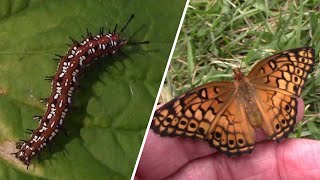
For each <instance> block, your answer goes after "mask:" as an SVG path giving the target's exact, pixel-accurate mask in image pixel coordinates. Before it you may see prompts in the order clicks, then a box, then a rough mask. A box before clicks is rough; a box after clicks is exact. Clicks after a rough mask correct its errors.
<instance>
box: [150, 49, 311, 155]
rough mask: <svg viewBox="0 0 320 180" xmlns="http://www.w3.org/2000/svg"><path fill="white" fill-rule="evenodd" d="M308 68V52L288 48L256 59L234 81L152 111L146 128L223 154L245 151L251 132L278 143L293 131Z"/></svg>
mask: <svg viewBox="0 0 320 180" xmlns="http://www.w3.org/2000/svg"><path fill="white" fill-rule="evenodd" d="M313 64H314V50H313V49H312V48H309V47H305V48H297V49H291V50H287V51H283V52H280V53H277V54H275V55H273V56H270V57H267V58H265V59H264V60H262V61H259V62H258V63H257V64H256V65H255V66H254V68H253V69H252V70H251V72H250V73H249V74H248V75H247V76H245V75H244V74H243V73H242V72H241V71H240V69H239V68H235V69H233V71H234V82H210V83H208V84H205V85H202V86H199V87H196V88H194V89H192V90H190V91H188V92H186V93H185V94H183V95H181V96H180V97H177V98H175V99H173V100H171V101H169V102H168V103H166V104H165V105H163V106H162V107H160V108H159V109H157V110H156V112H155V114H154V117H153V121H152V124H151V128H152V129H153V130H154V131H155V132H156V133H158V134H160V135H161V136H180V137H186V138H192V139H202V140H205V141H207V142H208V143H209V144H210V145H211V146H213V147H215V148H216V149H217V150H218V151H220V152H222V153H224V154H227V155H229V156H239V155H242V154H244V153H250V152H251V151H252V150H253V149H254V145H255V129H256V128H262V129H263V130H264V132H265V133H266V134H267V136H269V137H270V138H271V139H273V140H276V141H280V140H281V139H283V138H285V137H287V135H288V134H289V133H290V132H292V131H293V128H294V125H295V121H296V115H297V107H298V103H297V98H298V97H299V96H300V94H301V90H302V88H303V87H304V85H305V81H306V79H307V76H308V74H309V73H310V72H311V71H312V67H313Z"/></svg>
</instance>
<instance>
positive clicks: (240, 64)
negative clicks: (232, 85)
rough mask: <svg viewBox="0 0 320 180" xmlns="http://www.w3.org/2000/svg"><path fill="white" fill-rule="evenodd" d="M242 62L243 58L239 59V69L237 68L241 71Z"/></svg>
mask: <svg viewBox="0 0 320 180" xmlns="http://www.w3.org/2000/svg"><path fill="white" fill-rule="evenodd" d="M242 62H243V58H242V59H241V62H240V67H239V69H240V70H241V66H242Z"/></svg>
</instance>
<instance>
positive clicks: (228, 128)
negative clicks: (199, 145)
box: [206, 96, 255, 156]
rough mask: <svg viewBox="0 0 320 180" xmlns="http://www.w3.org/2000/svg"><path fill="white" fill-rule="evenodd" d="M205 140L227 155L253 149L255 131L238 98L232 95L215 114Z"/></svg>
mask: <svg viewBox="0 0 320 180" xmlns="http://www.w3.org/2000/svg"><path fill="white" fill-rule="evenodd" d="M206 140H207V141H208V142H209V144H210V145H211V146H213V147H215V148H216V149H217V150H219V151H220V152H222V153H224V154H226V155H228V156H239V155H241V154H244V153H250V152H251V151H252V150H253V149H254V144H255V131H254V128H253V126H252V125H251V124H250V122H249V120H248V116H247V114H246V112H245V108H244V106H242V104H241V103H240V102H239V98H237V97H236V96H234V98H232V99H231V102H230V103H229V104H227V105H226V106H225V109H224V110H222V111H221V113H220V114H218V115H217V117H216V119H215V121H214V123H212V125H211V128H210V130H209V133H208V136H207V139H206Z"/></svg>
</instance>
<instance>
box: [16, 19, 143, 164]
mask: <svg viewBox="0 0 320 180" xmlns="http://www.w3.org/2000/svg"><path fill="white" fill-rule="evenodd" d="M133 17H134V15H132V16H131V17H130V18H129V20H128V21H127V23H126V24H125V26H124V27H123V28H122V29H121V31H120V32H123V31H124V30H125V28H126V27H127V25H128V24H129V23H130V21H131V20H132V19H133ZM116 29H117V26H115V29H114V30H113V32H110V31H109V33H107V34H104V33H103V28H100V34H98V35H96V36H92V34H91V33H89V32H87V37H86V38H85V39H84V40H83V41H81V42H77V41H75V40H73V39H72V38H71V39H72V42H73V44H72V45H71V47H70V49H69V50H68V52H67V54H66V55H65V56H59V57H60V63H59V65H58V70H57V72H56V74H55V75H54V76H53V77H50V76H49V77H47V78H49V79H52V81H51V85H52V92H51V95H50V97H49V98H48V99H47V100H46V101H47V110H46V113H45V114H44V115H43V116H34V119H38V120H39V126H38V127H37V128H36V129H35V130H30V131H31V137H30V138H29V139H28V140H22V141H21V142H19V143H17V148H18V149H19V151H18V152H16V153H13V154H15V156H16V158H18V159H19V160H20V161H22V162H23V163H24V164H26V165H27V168H28V166H29V164H30V162H31V159H32V157H33V156H35V155H36V154H37V153H39V152H40V151H41V150H42V149H43V148H44V147H45V146H47V144H48V142H49V141H51V140H52V139H53V138H54V137H55V136H56V135H57V133H58V132H59V130H60V129H61V127H62V125H63V121H64V119H65V117H66V115H67V113H68V111H69V109H70V105H71V103H72V95H73V93H74V91H75V89H76V87H77V85H78V78H79V75H81V74H82V72H83V71H84V69H85V68H86V67H87V66H88V65H90V64H92V63H93V62H95V61H96V60H97V59H99V58H101V57H103V56H108V55H111V54H115V53H116V52H117V51H118V50H119V49H121V48H122V47H123V46H125V45H126V44H128V40H127V39H122V38H121V37H120V36H119V34H117V33H116ZM144 43H148V41H145V42H138V43H135V44H144Z"/></svg>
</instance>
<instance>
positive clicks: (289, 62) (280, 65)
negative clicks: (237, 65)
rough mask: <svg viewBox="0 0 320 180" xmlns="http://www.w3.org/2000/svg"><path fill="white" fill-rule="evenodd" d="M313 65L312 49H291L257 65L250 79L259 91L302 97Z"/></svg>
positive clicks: (250, 74)
mask: <svg viewBox="0 0 320 180" xmlns="http://www.w3.org/2000/svg"><path fill="white" fill-rule="evenodd" d="M313 64H314V50H313V49H312V48H309V47H305V48H298V49H291V50H287V51H283V52H280V53H277V54H275V55H272V56H270V57H268V58H266V59H264V60H262V61H260V62H259V63H257V64H256V65H255V66H254V68H253V69H252V71H251V72H250V73H249V75H248V78H249V79H250V82H251V83H252V84H254V85H255V88H257V89H262V90H268V89H272V90H276V91H279V92H281V93H284V94H288V95H296V96H300V94H301V91H302V88H303V87H304V85H305V81H306V79H307V77H308V74H309V73H310V72H311V71H312V68H313Z"/></svg>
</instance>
